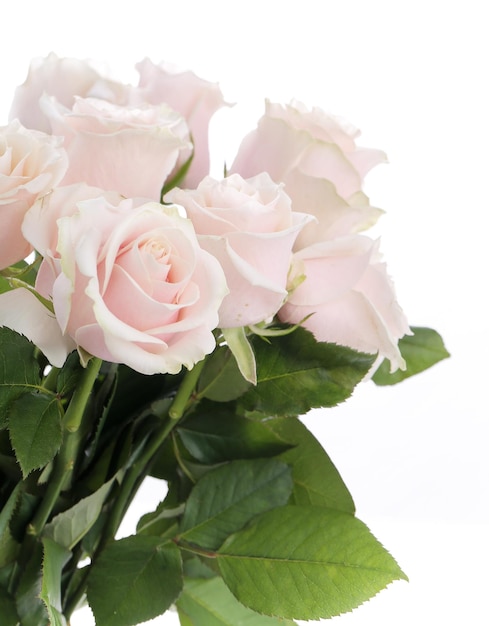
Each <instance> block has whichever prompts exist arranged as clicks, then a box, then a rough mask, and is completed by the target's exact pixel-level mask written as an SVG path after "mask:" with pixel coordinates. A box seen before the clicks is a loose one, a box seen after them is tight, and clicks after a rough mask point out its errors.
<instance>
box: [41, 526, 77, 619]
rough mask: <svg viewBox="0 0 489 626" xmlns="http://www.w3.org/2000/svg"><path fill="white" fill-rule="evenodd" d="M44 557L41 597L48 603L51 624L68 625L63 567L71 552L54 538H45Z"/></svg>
mask: <svg viewBox="0 0 489 626" xmlns="http://www.w3.org/2000/svg"><path fill="white" fill-rule="evenodd" d="M43 545H44V559H43V568H42V569H43V576H42V587H41V599H42V600H43V601H44V604H45V605H46V608H47V611H48V615H49V619H50V626H66V619H65V617H64V616H63V607H62V594H61V577H62V572H63V567H64V566H65V565H66V563H68V561H69V560H70V558H71V552H70V551H69V550H66V548H63V547H62V546H60V545H59V544H57V543H56V542H55V541H53V540H52V539H49V538H48V537H45V538H44V539H43Z"/></svg>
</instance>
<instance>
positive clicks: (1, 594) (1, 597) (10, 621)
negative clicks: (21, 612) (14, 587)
mask: <svg viewBox="0 0 489 626" xmlns="http://www.w3.org/2000/svg"><path fill="white" fill-rule="evenodd" d="M0 616H1V617H2V622H1V623H2V626H19V623H20V622H19V616H18V615H17V609H16V608H15V601H14V599H13V598H12V596H10V595H9V594H8V593H7V592H6V591H5V590H4V589H2V587H0Z"/></svg>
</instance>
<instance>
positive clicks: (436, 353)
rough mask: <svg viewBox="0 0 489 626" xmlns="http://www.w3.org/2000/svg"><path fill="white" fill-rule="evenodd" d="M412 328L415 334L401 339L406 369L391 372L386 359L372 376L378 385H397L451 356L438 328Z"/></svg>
mask: <svg viewBox="0 0 489 626" xmlns="http://www.w3.org/2000/svg"><path fill="white" fill-rule="evenodd" d="M411 330H412V332H413V335H405V336H404V337H403V338H402V339H401V340H400V341H399V349H400V351H401V354H402V356H403V357H404V360H405V361H406V369H405V370H404V371H401V370H397V371H396V372H393V373H392V374H391V373H390V365H389V362H388V361H386V360H384V361H383V362H382V364H381V365H380V367H379V369H378V370H377V371H376V372H375V374H374V375H373V377H372V380H373V381H374V383H376V384H377V385H395V384H396V383H400V382H401V381H403V380H405V379H406V378H409V377H410V376H414V375H415V374H419V373H420V372H423V371H424V370H426V369H428V368H430V367H431V366H432V365H435V363H438V362H439V361H442V360H443V359H446V358H448V357H449V356H450V353H449V352H448V351H447V349H446V348H445V346H444V344H443V339H442V338H441V336H440V335H439V334H438V333H437V332H436V330H433V329H431V328H421V327H419V328H416V327H413V328H411Z"/></svg>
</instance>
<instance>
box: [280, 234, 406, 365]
mask: <svg viewBox="0 0 489 626" xmlns="http://www.w3.org/2000/svg"><path fill="white" fill-rule="evenodd" d="M289 288H290V291H291V293H290V294H289V297H288V299H287V302H286V303H285V304H284V306H283V307H282V309H281V310H280V311H279V314H278V316H279V318H280V319H281V320H282V321H283V322H288V323H290V324H299V323H301V324H302V325H303V326H304V327H305V328H307V329H308V330H310V331H311V332H312V333H313V334H314V336H315V337H316V339H317V340H318V341H327V342H331V343H337V344H340V345H343V346H349V347H350V348H354V349H355V350H359V351H361V352H367V353H371V354H375V353H379V354H380V355H381V356H383V357H385V358H387V359H389V360H390V362H391V367H392V369H393V370H394V369H397V368H398V367H401V368H402V367H404V361H403V358H402V356H401V354H400V352H399V348H398V345H397V344H398V340H399V339H400V338H401V337H403V336H404V335H405V334H410V329H409V326H408V323H407V321H406V318H405V316H404V313H403V311H402V309H401V307H400V306H399V304H398V302H397V299H396V295H395V291H394V286H393V283H392V281H391V279H390V277H389V276H388V274H387V271H386V265H385V263H383V262H382V261H381V258H380V255H379V253H378V243H377V242H376V241H373V240H372V239H370V238H368V237H365V236H363V235H350V236H347V237H340V238H338V239H335V240H333V241H325V242H322V243H317V244H313V245H312V246H309V247H307V248H303V249H302V250H300V251H299V252H297V253H296V254H295V255H294V261H293V270H292V271H291V273H290V277H289ZM307 316H310V317H307ZM305 318H307V319H305Z"/></svg>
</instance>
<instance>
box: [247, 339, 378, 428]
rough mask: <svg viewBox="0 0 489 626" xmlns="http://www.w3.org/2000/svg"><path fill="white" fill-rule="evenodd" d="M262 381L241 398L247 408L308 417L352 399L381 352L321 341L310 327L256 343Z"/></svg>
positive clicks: (259, 374) (258, 371) (258, 368)
mask: <svg viewBox="0 0 489 626" xmlns="http://www.w3.org/2000/svg"><path fill="white" fill-rule="evenodd" d="M253 346H254V349H255V354H256V362H257V378H258V384H257V386H256V387H252V388H251V389H250V390H249V391H248V392H247V393H246V394H245V395H244V396H242V397H241V398H240V402H242V404H243V406H244V407H245V408H246V409H248V410H250V411H253V410H256V411H261V412H262V413H269V414H272V415H277V416H288V415H294V416H295V415H303V414H305V413H307V411H309V409H311V408H314V407H329V406H335V405H336V404H338V403H339V402H342V401H343V400H346V398H348V397H349V396H350V395H351V394H352V391H353V389H354V387H355V386H356V385H357V383H359V382H360V381H361V380H362V378H363V377H364V376H365V374H366V373H367V372H368V370H369V369H370V367H371V365H372V363H373V362H374V359H375V356H373V355H370V354H361V353H359V352H355V351H354V350H351V349H350V348H345V347H343V346H337V345H334V344H328V343H321V342H317V341H316V340H315V339H314V337H313V335H312V334H311V333H310V332H308V331H307V330H305V329H304V328H298V329H297V330H295V331H294V332H293V333H292V334H290V335H285V336H282V337H275V338H272V339H270V344H268V343H266V342H265V341H263V340H262V339H260V338H256V339H255V341H254V342H253Z"/></svg>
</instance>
